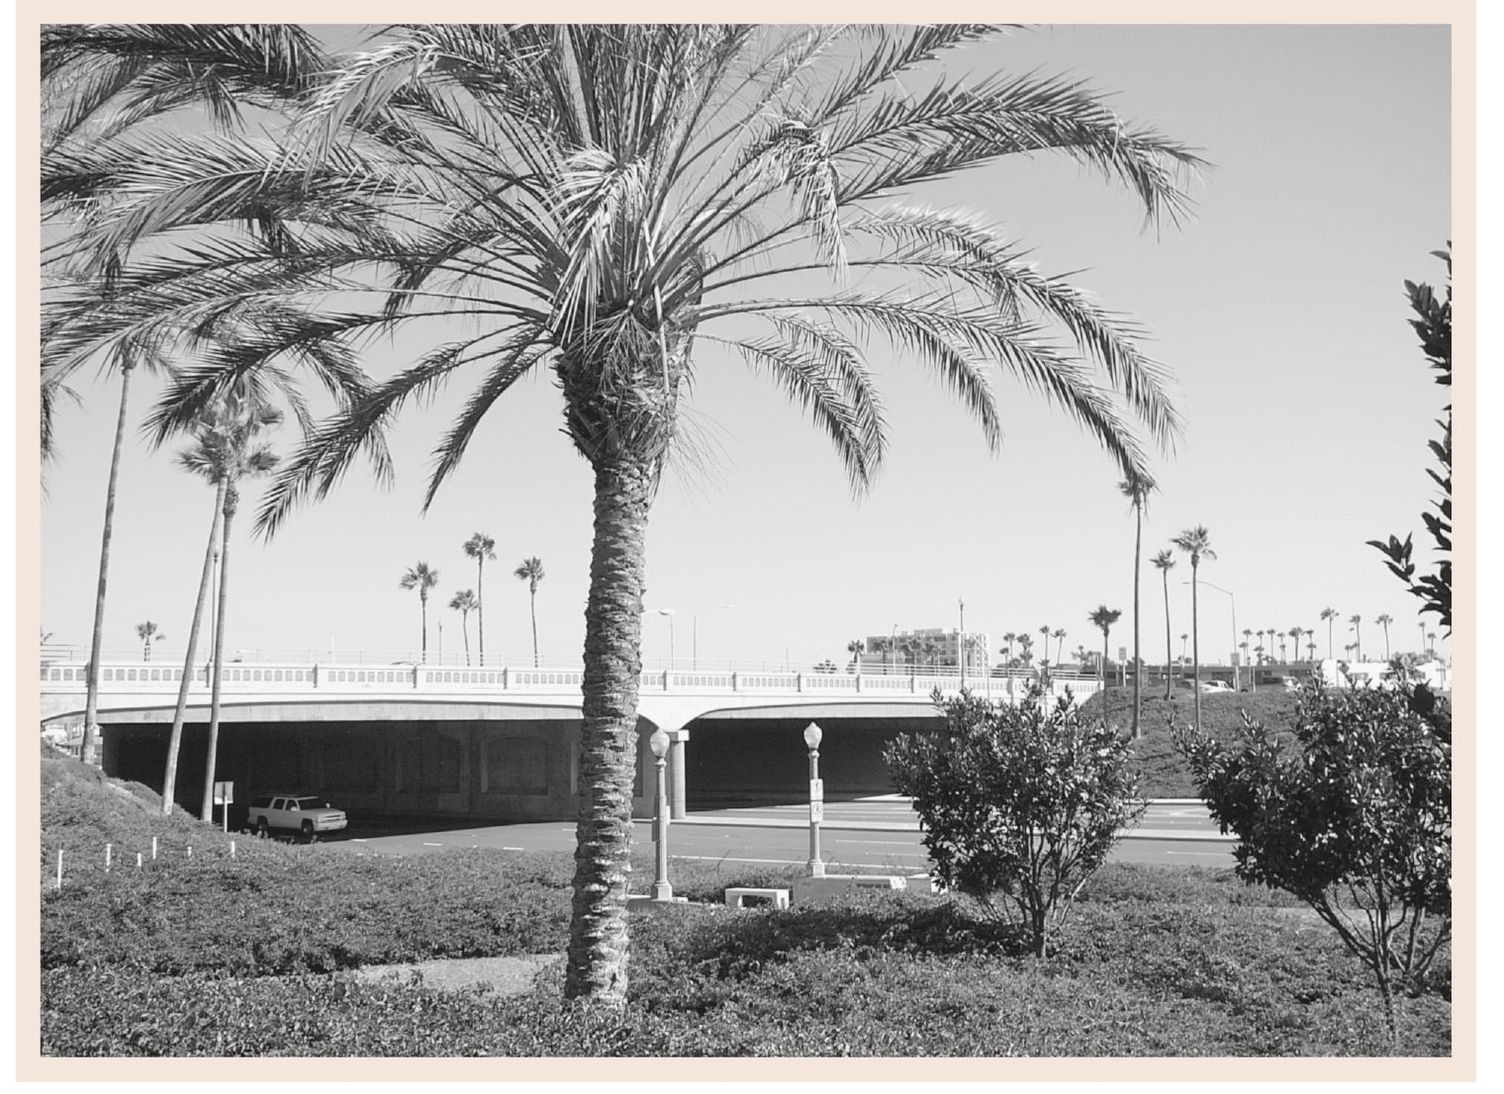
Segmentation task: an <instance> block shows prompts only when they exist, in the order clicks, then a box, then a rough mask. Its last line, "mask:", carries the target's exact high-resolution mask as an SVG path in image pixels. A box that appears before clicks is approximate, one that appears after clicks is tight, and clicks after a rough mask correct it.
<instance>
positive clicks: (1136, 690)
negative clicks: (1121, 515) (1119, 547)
mask: <svg viewBox="0 0 1504 1094" xmlns="http://www.w3.org/2000/svg"><path fill="white" fill-rule="evenodd" d="M1133 515H1134V521H1133V739H1134V740H1135V741H1136V740H1138V738H1139V733H1140V731H1139V726H1138V720H1139V712H1140V710H1141V709H1142V707H1143V703H1144V695H1143V690H1142V681H1141V680H1140V677H1142V676H1143V663H1142V662H1141V661H1140V660H1139V647H1138V592H1139V572H1140V570H1141V569H1142V566H1141V561H1142V560H1141V558H1140V556H1141V554H1142V553H1143V548H1144V511H1143V509H1141V508H1140V507H1139V506H1138V505H1135V506H1134V507H1133Z"/></svg>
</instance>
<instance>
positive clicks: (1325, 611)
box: [1321, 608, 1337, 659]
mask: <svg viewBox="0 0 1504 1094" xmlns="http://www.w3.org/2000/svg"><path fill="white" fill-rule="evenodd" d="M1336 618H1337V609H1336V608H1322V609H1321V621H1322V622H1323V623H1325V624H1326V655H1327V658H1328V659H1331V658H1332V657H1334V656H1335V655H1334V654H1333V652H1332V623H1333V622H1334V621H1335V620H1336Z"/></svg>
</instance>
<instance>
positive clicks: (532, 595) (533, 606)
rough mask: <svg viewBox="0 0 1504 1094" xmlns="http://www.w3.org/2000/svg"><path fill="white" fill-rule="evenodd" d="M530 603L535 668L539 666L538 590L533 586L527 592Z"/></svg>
mask: <svg viewBox="0 0 1504 1094" xmlns="http://www.w3.org/2000/svg"><path fill="white" fill-rule="evenodd" d="M527 598H528V605H529V608H530V610H531V612H532V617H533V668H537V667H538V590H537V589H536V588H532V589H529V590H528V593H527Z"/></svg>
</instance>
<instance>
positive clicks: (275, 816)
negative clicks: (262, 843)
mask: <svg viewBox="0 0 1504 1094" xmlns="http://www.w3.org/2000/svg"><path fill="white" fill-rule="evenodd" d="M348 823H349V818H347V817H346V816H345V813H344V810H342V809H335V808H334V807H333V806H331V805H330V804H329V803H328V802H326V801H320V800H319V799H318V798H313V797H308V796H306V795H296V794H264V795H262V796H261V797H259V798H254V799H252V801H251V808H250V812H249V813H248V814H247V815H246V826H247V827H248V828H250V829H251V830H252V831H254V832H255V833H256V834H257V835H258V836H266V835H270V834H271V832H272V831H273V830H279V831H292V832H301V833H302V834H303V835H304V836H305V837H306V838H307V839H308V840H310V841H312V840H316V839H318V838H319V836H320V835H321V834H323V833H325V832H338V831H339V830H340V829H341V828H344V827H345V826H346V825H347V824H348Z"/></svg>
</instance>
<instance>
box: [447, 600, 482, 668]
mask: <svg viewBox="0 0 1504 1094" xmlns="http://www.w3.org/2000/svg"><path fill="white" fill-rule="evenodd" d="M449 606H450V607H451V608H453V609H454V610H455V611H457V612H459V613H460V633H461V634H462V635H464V636H465V664H466V665H467V666H468V665H469V664H470V627H469V626H468V624H469V621H470V613H471V612H473V611H475V609H476V608H478V607H479V606H480V601H478V600H476V599H475V590H474V589H463V590H461V591H460V592H457V593H455V594H454V597H453V599H451V600H450V601H449Z"/></svg>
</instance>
